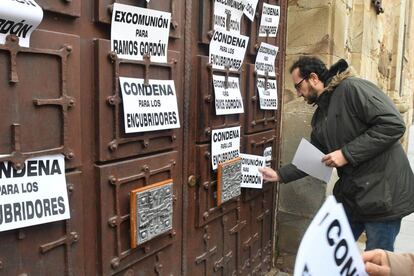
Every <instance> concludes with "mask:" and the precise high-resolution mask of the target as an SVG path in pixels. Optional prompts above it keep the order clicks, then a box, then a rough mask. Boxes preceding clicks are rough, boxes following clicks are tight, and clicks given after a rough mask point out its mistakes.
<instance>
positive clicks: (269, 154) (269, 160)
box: [263, 147, 272, 168]
mask: <svg viewBox="0 0 414 276" xmlns="http://www.w3.org/2000/svg"><path fill="white" fill-rule="evenodd" d="M263 157H264V158H265V160H266V167H269V168H270V167H271V166H272V147H267V148H265V149H264V151H263Z"/></svg>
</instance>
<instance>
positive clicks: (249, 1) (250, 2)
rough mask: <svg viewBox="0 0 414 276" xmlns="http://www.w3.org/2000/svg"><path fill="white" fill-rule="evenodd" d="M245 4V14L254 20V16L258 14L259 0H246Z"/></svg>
mask: <svg viewBox="0 0 414 276" xmlns="http://www.w3.org/2000/svg"><path fill="white" fill-rule="evenodd" d="M244 2H245V6H244V10H243V12H244V14H245V15H246V16H247V17H248V18H249V19H250V21H252V22H253V21H254V16H255V14H256V8H257V2H259V0H245V1H244Z"/></svg>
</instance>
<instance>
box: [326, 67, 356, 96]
mask: <svg viewBox="0 0 414 276" xmlns="http://www.w3.org/2000/svg"><path fill="white" fill-rule="evenodd" d="M353 76H355V71H354V69H353V68H352V67H348V68H346V69H345V70H344V71H342V72H338V73H337V74H336V75H334V76H333V77H331V78H329V79H328V80H327V81H326V82H325V92H332V91H334V90H335V88H336V87H338V85H340V84H341V82H342V81H343V80H346V79H347V78H349V77H353Z"/></svg>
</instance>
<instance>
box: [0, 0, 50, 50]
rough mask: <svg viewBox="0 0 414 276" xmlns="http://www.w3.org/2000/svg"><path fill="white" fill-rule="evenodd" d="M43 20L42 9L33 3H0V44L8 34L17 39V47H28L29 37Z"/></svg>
mask: <svg viewBox="0 0 414 276" xmlns="http://www.w3.org/2000/svg"><path fill="white" fill-rule="evenodd" d="M42 19H43V10H42V8H41V7H40V6H39V5H38V4H37V3H36V2H35V1H34V0H27V1H13V0H1V1H0V31H1V32H0V44H4V43H5V42H6V37H7V36H8V35H9V34H14V35H16V36H17V37H18V38H19V45H20V46H23V47H29V46H30V35H31V34H32V32H33V31H34V30H35V29H36V28H37V26H39V24H40V22H41V21H42Z"/></svg>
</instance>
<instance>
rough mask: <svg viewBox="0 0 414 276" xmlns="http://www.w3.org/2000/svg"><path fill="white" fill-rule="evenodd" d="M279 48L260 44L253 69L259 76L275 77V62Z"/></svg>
mask: <svg viewBox="0 0 414 276" xmlns="http://www.w3.org/2000/svg"><path fill="white" fill-rule="evenodd" d="M278 51H279V47H277V46H274V45H271V44H267V43H264V42H262V43H261V44H260V48H259V51H258V52H257V56H256V62H255V63H254V69H255V70H256V72H257V73H258V74H260V75H265V74H266V72H267V73H268V74H269V76H272V77H274V76H276V70H275V60H276V56H277V53H278Z"/></svg>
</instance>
